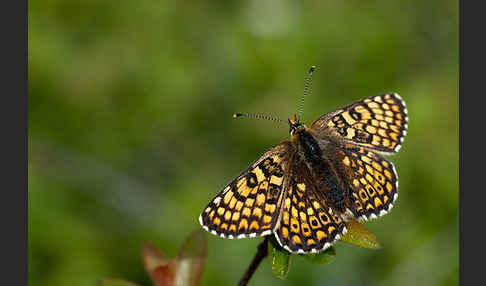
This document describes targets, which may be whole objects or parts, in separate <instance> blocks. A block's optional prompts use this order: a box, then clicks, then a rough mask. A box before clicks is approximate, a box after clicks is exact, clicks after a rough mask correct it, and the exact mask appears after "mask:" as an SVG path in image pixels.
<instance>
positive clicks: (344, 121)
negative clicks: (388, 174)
mask: <svg viewBox="0 0 486 286" xmlns="http://www.w3.org/2000/svg"><path fill="white" fill-rule="evenodd" d="M407 122H408V117H407V108H406V106H405V102H404V101H403V100H402V99H401V97H400V96H399V95H398V94H396V93H384V94H380V95H376V96H373V97H369V98H366V99H363V100H361V101H358V102H356V103H353V104H350V105H348V106H346V107H343V108H340V109H338V110H336V111H333V112H330V113H327V114H325V115H323V116H321V117H320V118H319V119H317V120H316V121H314V123H312V125H311V126H310V128H311V129H313V130H314V131H315V132H316V134H318V135H321V136H322V137H330V136H332V137H334V138H335V139H336V140H340V141H344V142H347V143H352V144H356V145H359V146H362V147H365V148H367V149H370V150H373V151H378V152H380V153H384V154H387V153H395V152H397V151H398V150H399V149H400V147H401V145H402V143H403V139H404V137H405V135H406V134H407V127H408V125H407Z"/></svg>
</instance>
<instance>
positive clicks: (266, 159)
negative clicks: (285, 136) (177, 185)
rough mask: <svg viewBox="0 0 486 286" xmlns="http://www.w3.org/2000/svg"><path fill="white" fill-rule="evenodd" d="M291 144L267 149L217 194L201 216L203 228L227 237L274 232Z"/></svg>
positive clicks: (282, 144)
mask: <svg viewBox="0 0 486 286" xmlns="http://www.w3.org/2000/svg"><path fill="white" fill-rule="evenodd" d="M288 144H289V143H288V141H284V142H282V143H281V144H279V145H276V146H274V147H273V148H271V149H270V150H268V151H267V152H265V153H264V154H263V155H262V156H261V157H260V158H259V159H257V160H256V161H255V162H253V163H252V164H251V165H250V167H249V168H248V169H246V170H245V171H243V172H242V173H241V174H240V175H239V176H238V177H237V178H236V179H235V180H233V181H232V182H231V183H230V184H228V185H227V186H226V187H225V188H224V189H223V190H222V191H221V192H220V193H219V194H217V195H216V197H215V198H214V199H212V200H211V202H210V203H209V204H208V205H207V206H206V208H205V209H204V210H203V212H202V214H201V215H200V217H199V222H200V223H201V225H202V226H203V228H204V229H206V230H207V231H209V232H210V233H212V234H215V235H218V236H220V237H223V238H244V237H256V236H263V235H268V234H271V233H272V229H273V227H274V226H275V225H276V223H277V219H278V215H279V212H280V207H279V206H280V202H281V199H282V194H283V192H282V190H283V187H284V171H285V169H286V168H285V162H286V160H285V157H286V154H287V152H286V151H287V149H288Z"/></svg>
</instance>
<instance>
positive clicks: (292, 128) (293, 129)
mask: <svg viewBox="0 0 486 286" xmlns="http://www.w3.org/2000/svg"><path fill="white" fill-rule="evenodd" d="M288 120H289V133H290V135H294V134H295V133H297V132H298V131H300V130H301V129H305V126H304V124H303V123H302V122H300V121H299V119H297V115H294V118H293V119H290V118H289V119H288Z"/></svg>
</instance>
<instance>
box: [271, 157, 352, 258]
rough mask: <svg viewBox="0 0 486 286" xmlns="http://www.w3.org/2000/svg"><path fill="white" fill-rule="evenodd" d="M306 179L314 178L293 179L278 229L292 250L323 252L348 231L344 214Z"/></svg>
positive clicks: (283, 205) (286, 245)
mask: <svg viewBox="0 0 486 286" xmlns="http://www.w3.org/2000/svg"><path fill="white" fill-rule="evenodd" d="M295 167H297V166H295ZM301 167H302V168H301V169H300V170H301V171H302V170H305V169H304V168H305V166H301ZM305 178H310V177H309V176H304V177H300V179H299V176H297V177H293V179H290V181H291V182H290V184H289V187H288V190H286V192H285V193H286V195H285V199H284V200H283V202H282V214H281V218H280V221H279V225H278V227H277V228H276V230H275V237H276V238H277V240H278V241H279V243H280V245H282V246H283V247H284V248H285V249H286V250H288V251H290V252H292V253H317V252H321V251H323V250H325V249H326V248H328V247H329V246H331V245H332V243H333V242H335V241H336V240H338V239H339V238H340V236H341V235H342V234H344V233H345V232H346V227H345V224H344V222H343V220H342V218H341V215H340V214H338V213H336V212H334V211H333V210H332V209H331V208H330V207H329V206H327V205H326V204H325V203H324V200H322V199H319V198H318V197H317V196H316V194H317V193H316V191H315V189H314V187H313V184H312V181H309V180H305ZM294 179H296V180H297V181H295V180H294ZM299 181H300V182H299ZM297 182H299V183H297Z"/></svg>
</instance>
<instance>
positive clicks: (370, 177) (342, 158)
mask: <svg viewBox="0 0 486 286" xmlns="http://www.w3.org/2000/svg"><path fill="white" fill-rule="evenodd" d="M330 151H331V152H333V154H334V156H333V164H334V165H335V168H336V170H337V172H338V173H339V176H340V177H341V179H342V181H343V182H344V184H345V185H346V187H347V189H349V190H350V192H349V195H347V205H348V207H349V210H350V211H351V213H352V216H354V217H357V218H363V219H369V218H376V217H379V216H382V215H384V214H386V213H388V211H390V210H391V208H392V207H393V203H394V202H395V200H396V199H397V197H398V177H397V173H396V170H395V167H394V166H393V164H392V163H391V162H390V161H388V160H386V159H384V158H383V157H382V156H380V155H379V154H376V153H374V152H371V151H368V150H366V149H364V148H362V147H356V146H353V145H345V146H343V147H342V148H339V149H338V148H336V149H330Z"/></svg>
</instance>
